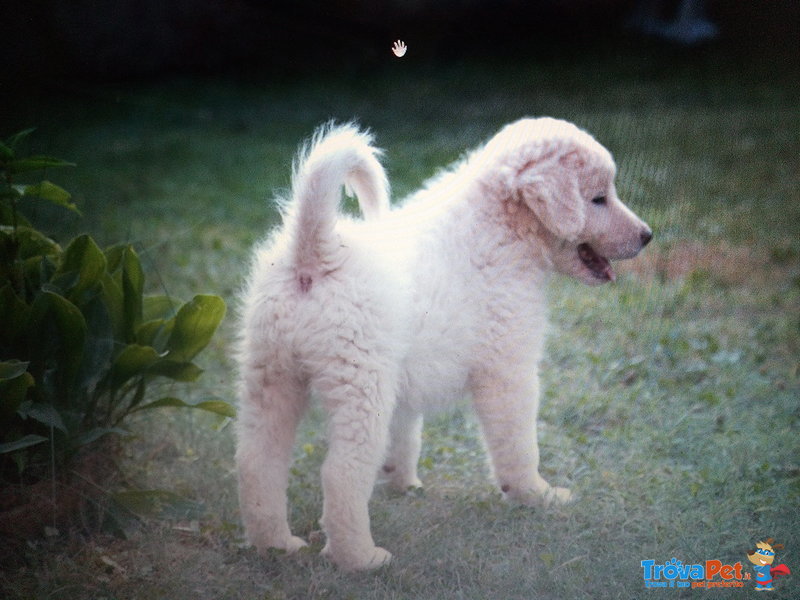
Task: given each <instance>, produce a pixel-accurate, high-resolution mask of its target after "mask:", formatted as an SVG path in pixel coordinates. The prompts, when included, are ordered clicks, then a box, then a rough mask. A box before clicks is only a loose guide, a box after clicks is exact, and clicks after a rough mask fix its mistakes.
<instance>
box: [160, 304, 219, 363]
mask: <svg viewBox="0 0 800 600" xmlns="http://www.w3.org/2000/svg"><path fill="white" fill-rule="evenodd" d="M224 316H225V302H223V300H222V298H220V297H218V296H207V295H197V296H195V297H194V298H193V299H192V301H191V302H187V303H186V304H184V305H183V306H182V307H181V309H180V310H179V311H178V314H177V315H175V327H174V328H173V329H172V334H171V335H170V336H169V341H168V342H167V350H168V351H169V358H170V359H172V360H174V361H177V362H188V361H190V360H192V359H193V358H194V357H195V356H197V354H198V353H199V352H200V351H201V350H203V348H205V347H206V346H207V345H208V343H209V342H210V341H211V338H212V336H213V335H214V332H215V331H216V330H217V327H218V326H219V324H220V322H221V321H222V318H223V317H224Z"/></svg>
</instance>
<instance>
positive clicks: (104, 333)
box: [77, 294, 117, 391]
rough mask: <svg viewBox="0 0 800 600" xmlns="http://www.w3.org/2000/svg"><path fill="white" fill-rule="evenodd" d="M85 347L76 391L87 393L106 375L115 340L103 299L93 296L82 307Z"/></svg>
mask: <svg viewBox="0 0 800 600" xmlns="http://www.w3.org/2000/svg"><path fill="white" fill-rule="evenodd" d="M81 312H82V313H83V317H84V319H85V320H86V331H87V334H86V345H85V347H84V352H83V361H82V363H81V369H80V372H79V375H78V381H77V390H80V391H89V390H91V389H94V387H95V386H96V385H97V383H98V382H99V381H100V380H101V379H102V378H103V377H104V376H105V375H106V374H107V373H108V369H109V367H110V366H111V360H112V358H113V355H114V349H115V346H116V344H117V340H116V339H115V335H114V325H113V323H112V321H111V316H110V315H109V311H108V306H107V304H106V301H105V297H104V296H103V295H102V294H98V295H96V296H94V297H93V298H92V299H91V300H90V301H89V302H87V303H86V304H85V305H84V306H83V310H82V311H81Z"/></svg>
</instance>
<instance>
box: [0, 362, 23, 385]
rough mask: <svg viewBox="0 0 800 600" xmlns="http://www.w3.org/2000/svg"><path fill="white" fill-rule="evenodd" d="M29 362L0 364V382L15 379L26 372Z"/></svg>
mask: <svg viewBox="0 0 800 600" xmlns="http://www.w3.org/2000/svg"><path fill="white" fill-rule="evenodd" d="M29 364H30V362H23V361H21V360H6V361H3V362H0V381H6V380H8V379H16V378H17V377H19V376H20V375H22V374H23V373H25V372H26V371H27V370H28V365H29Z"/></svg>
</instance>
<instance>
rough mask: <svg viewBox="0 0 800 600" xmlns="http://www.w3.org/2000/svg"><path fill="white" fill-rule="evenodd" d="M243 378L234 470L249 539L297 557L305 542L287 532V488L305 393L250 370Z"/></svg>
mask: <svg viewBox="0 0 800 600" xmlns="http://www.w3.org/2000/svg"><path fill="white" fill-rule="evenodd" d="M243 375H244V378H243V390H242V394H241V401H240V406H239V415H238V430H237V437H238V441H237V448H236V467H237V472H238V479H239V505H240V509H241V513H242V521H243V522H244V526H245V531H246V534H247V539H248V540H249V541H250V543H252V544H253V545H254V546H255V547H256V548H257V549H258V550H259V551H260V552H264V551H265V550H267V549H268V548H279V549H283V550H286V551H287V552H294V551H296V550H299V549H300V548H302V547H303V546H305V545H306V543H305V542H304V541H303V540H302V539H301V538H299V537H296V536H293V535H292V533H291V531H290V530H289V521H288V517H287V507H286V488H287V485H288V480H289V465H290V463H291V458H292V446H293V444H294V439H295V431H296V429H297V424H298V423H299V421H300V418H301V417H302V416H303V413H304V412H305V408H306V405H307V397H306V390H305V389H304V388H303V386H300V385H299V384H297V383H296V382H292V381H289V380H283V381H276V382H267V381H265V376H264V373H263V369H257V368H250V369H249V371H246V372H245V373H243Z"/></svg>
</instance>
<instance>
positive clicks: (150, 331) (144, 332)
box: [136, 319, 175, 352]
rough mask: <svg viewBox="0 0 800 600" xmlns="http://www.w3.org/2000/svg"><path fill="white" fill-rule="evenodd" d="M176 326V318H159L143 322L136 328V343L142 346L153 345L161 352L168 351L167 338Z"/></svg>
mask: <svg viewBox="0 0 800 600" xmlns="http://www.w3.org/2000/svg"><path fill="white" fill-rule="evenodd" d="M174 326H175V319H169V320H168V321H165V320H164V319H157V320H155V321H147V322H146V323H142V324H141V325H140V326H139V327H138V328H137V329H136V343H138V344H141V345H142V346H152V347H153V348H156V349H158V350H159V351H160V352H166V349H167V340H169V336H170V334H171V333H172V328H173V327H174Z"/></svg>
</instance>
